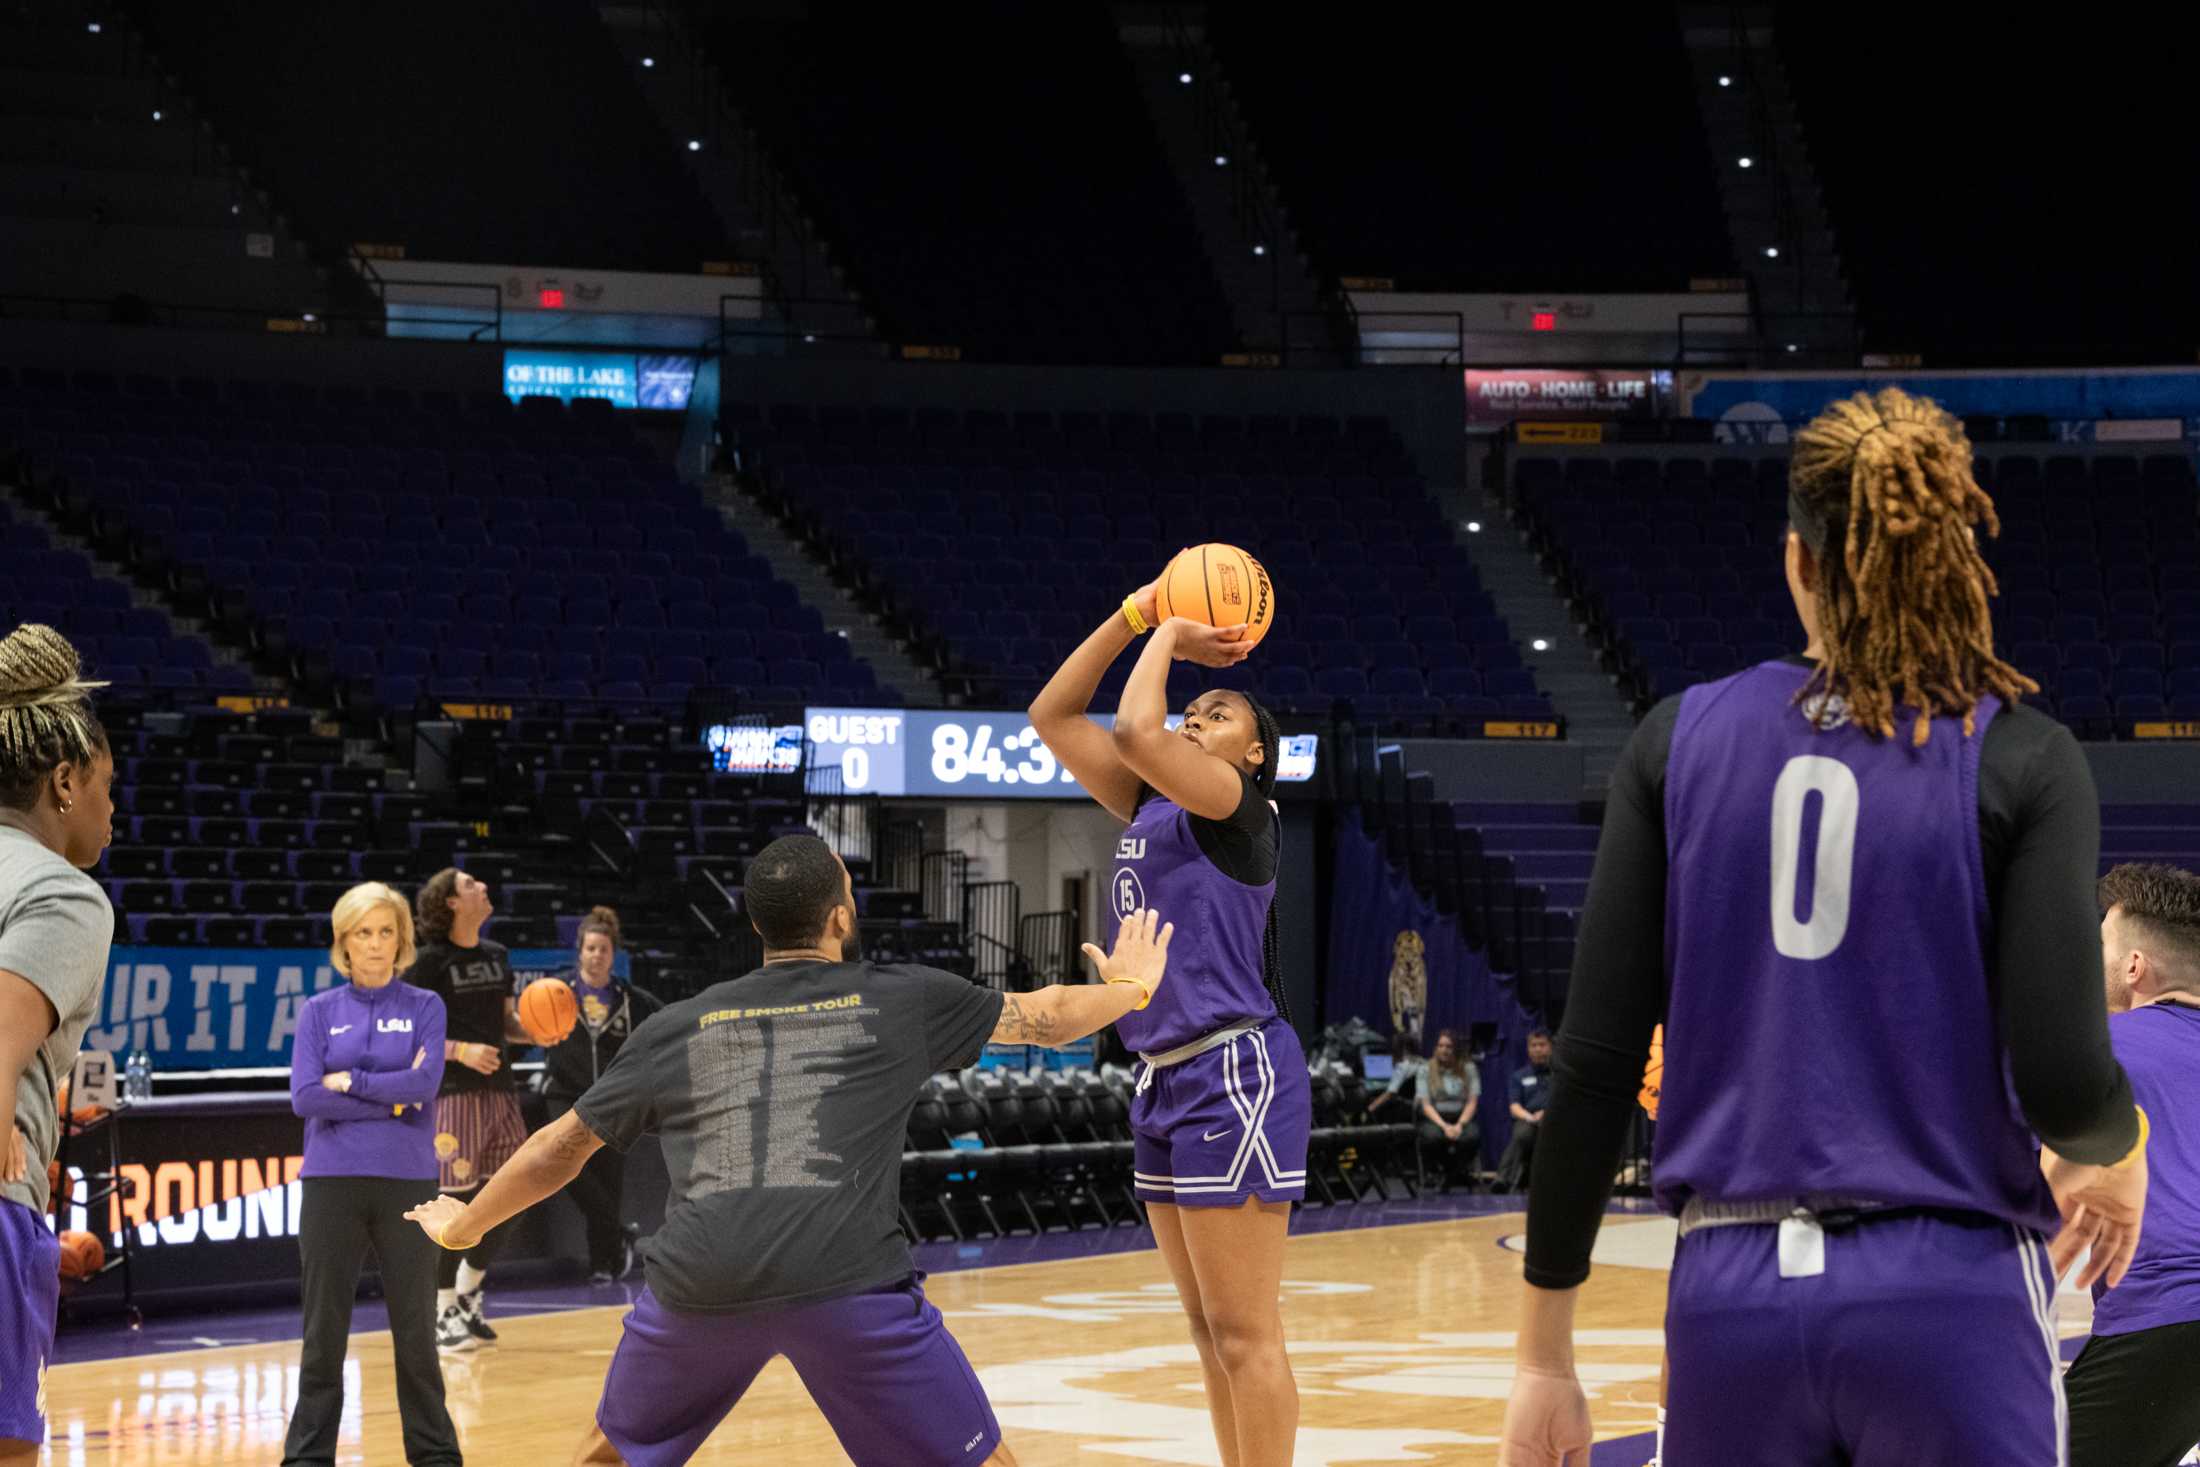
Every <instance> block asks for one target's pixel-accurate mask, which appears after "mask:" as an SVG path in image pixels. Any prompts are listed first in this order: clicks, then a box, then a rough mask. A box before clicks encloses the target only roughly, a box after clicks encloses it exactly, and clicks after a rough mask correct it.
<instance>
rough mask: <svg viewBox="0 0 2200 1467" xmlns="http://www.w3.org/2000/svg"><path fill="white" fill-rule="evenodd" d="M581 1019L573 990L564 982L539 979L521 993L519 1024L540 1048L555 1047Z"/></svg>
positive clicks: (558, 979)
mask: <svg viewBox="0 0 2200 1467" xmlns="http://www.w3.org/2000/svg"><path fill="white" fill-rule="evenodd" d="M579 1018H580V1006H579V1005H578V1004H576V1003H574V1002H573V989H572V986H571V985H570V984H568V983H567V982H566V981H565V980H564V979H562V978H537V979H536V980H535V981H534V982H532V983H530V984H528V985H527V986H526V987H525V988H524V989H522V990H521V991H520V995H519V1022H520V1024H521V1026H522V1027H523V1028H525V1029H526V1030H527V1032H528V1033H529V1034H531V1035H533V1036H534V1040H535V1043H537V1044H556V1043H557V1042H558V1041H559V1040H561V1039H563V1038H564V1037H565V1036H566V1035H568V1034H570V1033H572V1032H573V1025H574V1023H575V1022H576V1021H577V1020H578V1019H579Z"/></svg>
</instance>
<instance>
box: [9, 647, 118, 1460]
mask: <svg viewBox="0 0 2200 1467" xmlns="http://www.w3.org/2000/svg"><path fill="white" fill-rule="evenodd" d="M82 671H83V669H82V666H81V664H80V663H79V661H78V659H77V655H76V649H75V648H74V647H72V646H70V645H69V643H68V641H67V640H66V639H65V638H64V637H62V635H61V634H60V633H59V632H57V631H55V630H54V629H53V628H52V627H47V626H38V625H35V624H34V625H27V626H20V627H17V628H16V629H15V631H14V632H13V633H11V634H10V635H9V636H7V637H6V638H4V639H0V1145H4V1148H5V1149H4V1152H0V1461H28V1460H30V1459H31V1458H33V1457H35V1456H37V1455H38V1449H39V1444H40V1443H42V1442H43V1441H44V1440H45V1437H46V1420H45V1398H46V1390H45V1377H46V1360H47V1357H48V1356H50V1355H51V1354H52V1352H53V1331H54V1312H55V1309H56V1306H57V1304H58V1302H59V1301H58V1290H59V1287H60V1269H59V1264H60V1245H59V1243H57V1242H56V1241H55V1238H54V1235H53V1233H52V1232H51V1231H49V1230H48V1229H47V1227H46V1220H45V1218H46V1202H47V1183H46V1167H47V1164H48V1163H49V1162H51V1161H52V1160H53V1157H54V1150H55V1147H56V1146H57V1144H58V1143H59V1140H60V1116H59V1113H58V1107H57V1106H56V1104H55V1091H56V1090H57V1089H58V1087H59V1086H60V1084H61V1081H62V1079H63V1077H65V1076H66V1075H67V1074H68V1072H69V1067H70V1066H71V1065H72V1064H73V1063H74V1062H75V1059H76V1050H77V1045H78V1044H79V1043H81V1042H82V1040H83V1038H84V1031H85V1030H86V1029H87V1028H89V1027H90V1026H91V1022H92V1020H93V1019H94V1018H96V1017H97V1016H98V1014H99V996H100V989H101V988H102V987H103V986H104V984H105V982H106V978H107V948H108V944H109V943H110V942H111V941H112V940H113V937H114V926H115V918H114V911H113V909H112V908H111V907H109V906H108V905H107V894H106V893H105V892H103V891H101V890H100V888H99V883H98V882H96V881H94V880H92V879H91V878H90V877H89V876H86V875H85V874H84V872H83V871H82V870H81V869H79V868H82V867H88V866H92V865H96V864H97V863H98V861H99V856H100V853H101V852H102V851H104V850H105V849H106V848H107V842H108V840H109V839H110V838H111V836H112V834H113V832H112V830H111V829H110V826H111V823H112V821H113V818H114V813H115V805H114V779H115V761H114V758H113V756H112V755H111V754H110V753H109V752H108V748H107V732H106V730H105V729H103V728H101V727H100V724H99V718H98V715H96V714H94V713H93V712H92V704H91V699H90V698H89V696H88V694H89V693H90V692H91V691H92V690H93V689H94V688H100V687H105V686H106V684H104V683H93V682H86V681H85V680H84V678H83V676H82Z"/></svg>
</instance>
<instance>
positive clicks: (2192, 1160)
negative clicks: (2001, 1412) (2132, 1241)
mask: <svg viewBox="0 0 2200 1467" xmlns="http://www.w3.org/2000/svg"><path fill="white" fill-rule="evenodd" d="M2108 1037H2109V1039H2110V1040H2111V1042H2113V1043H2114V1044H2115V1046H2116V1058H2118V1059H2120V1060H2122V1061H2123V1062H2124V1073H2125V1074H2127V1075H2129V1076H2131V1092H2132V1095H2133V1096H2134V1097H2135V1098H2136V1099H2137V1100H2138V1102H2139V1104H2140V1105H2141V1106H2143V1107H2145V1109H2146V1113H2147V1121H2148V1124H2149V1125H2150V1126H2151V1127H2152V1128H2153V1131H2154V1136H2153V1139H2152V1140H2150V1141H2149V1142H2148V1143H2147V1211H2146V1217H2145V1219H2144V1220H2143V1221H2142V1223H2141V1225H2140V1229H2139V1251H2138V1253H2137V1254H2135V1255H2134V1256H2133V1258H2132V1260H2131V1272H2129V1273H2127V1274H2125V1275H2124V1281H2123V1283H2122V1284H2120V1285H2118V1286H2117V1287H2116V1288H2114V1289H2105V1288H2103V1287H2102V1286H2100V1285H2099V1284H2096V1285H2094V1286H2093V1333H2095V1334H2097V1335H2128V1334H2131V1333H2133V1332H2134V1331H2137V1330H2143V1329H2159V1328H2161V1327H2162V1326H2163V1325H2167V1324H2192V1323H2195V1322H2200V1089H2196V1088H2195V1087H2194V1085H2193V1083H2192V1074H2193V1070H2194V1068H2195V1064H2196V1062H2200V1009H2196V1008H2187V1007H2186V1006H2184V1005H2183V1004H2178V1003H2156V1004H2148V1005H2147V1006H2146V1007H2144V1008H2136V1009H2133V1010H2132V1011H2131V1012H2130V1013H2128V1014H2117V1015H2115V1016H2113V1017H2112V1018H2110V1019H2109V1021H2108Z"/></svg>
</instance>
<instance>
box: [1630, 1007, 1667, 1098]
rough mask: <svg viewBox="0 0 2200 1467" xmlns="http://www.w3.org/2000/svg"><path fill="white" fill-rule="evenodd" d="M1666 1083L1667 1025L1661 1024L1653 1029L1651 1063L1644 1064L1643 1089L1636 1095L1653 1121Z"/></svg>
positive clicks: (1651, 1035)
mask: <svg viewBox="0 0 2200 1467" xmlns="http://www.w3.org/2000/svg"><path fill="white" fill-rule="evenodd" d="M1664 1085H1665V1026H1664V1025H1663V1024H1660V1025H1658V1027H1657V1028H1656V1029H1654V1030H1652V1031H1651V1034H1650V1063H1649V1064H1647V1065H1645V1066H1643V1071H1642V1090H1641V1092H1640V1093H1639V1094H1637V1095H1636V1096H1635V1099H1637V1100H1639V1101H1641V1102H1642V1108H1643V1109H1644V1110H1646V1111H1648V1112H1649V1113H1650V1119H1651V1120H1653V1121H1654V1120H1656V1119H1657V1118H1658V1100H1659V1091H1660V1090H1662V1089H1663V1088H1664Z"/></svg>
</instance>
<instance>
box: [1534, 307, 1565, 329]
mask: <svg viewBox="0 0 2200 1467" xmlns="http://www.w3.org/2000/svg"><path fill="white" fill-rule="evenodd" d="M1528 329H1529V330H1530V331H1556V330H1557V329H1558V312H1556V311H1535V312H1532V313H1530V315H1529V316H1528Z"/></svg>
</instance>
